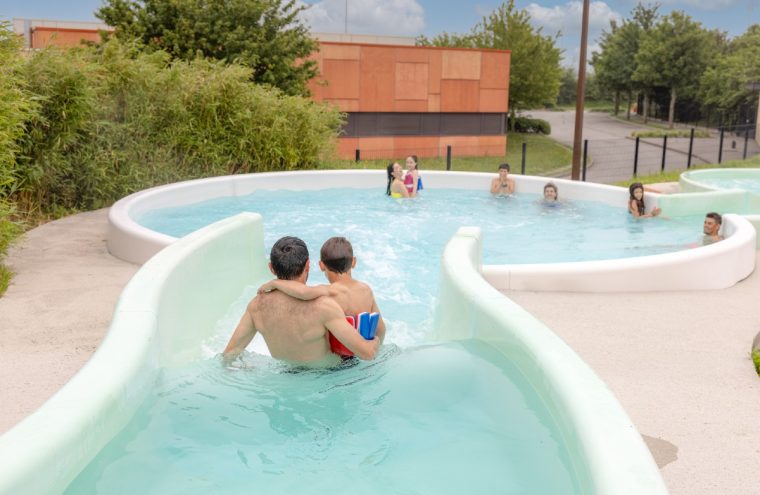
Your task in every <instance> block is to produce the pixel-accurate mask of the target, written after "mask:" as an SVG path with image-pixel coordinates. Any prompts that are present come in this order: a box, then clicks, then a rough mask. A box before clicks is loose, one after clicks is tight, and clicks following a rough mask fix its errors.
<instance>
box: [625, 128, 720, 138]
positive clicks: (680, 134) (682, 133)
mask: <svg viewBox="0 0 760 495" xmlns="http://www.w3.org/2000/svg"><path fill="white" fill-rule="evenodd" d="M664 136H668V137H673V138H687V137H690V136H691V130H689V129H680V130H676V129H658V130H656V131H633V132H632V133H631V137H643V138H658V137H664ZM694 137H695V138H706V137H710V133H709V132H707V131H705V130H702V129H699V130H697V129H695V130H694Z"/></svg>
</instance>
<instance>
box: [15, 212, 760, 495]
mask: <svg viewBox="0 0 760 495" xmlns="http://www.w3.org/2000/svg"><path fill="white" fill-rule="evenodd" d="M106 215H107V210H98V211H94V212H88V213H82V214H79V215H74V216H71V217H68V218H64V219H61V220H58V221H55V222H51V223H49V224H46V225H43V226H41V227H38V228H36V229H34V230H32V231H30V232H28V233H27V234H26V235H25V236H24V238H23V239H22V240H21V241H20V242H19V243H18V244H17V245H16V246H14V247H13V248H12V249H11V250H10V252H9V254H8V258H7V259H6V264H8V265H9V266H10V267H11V269H12V270H13V271H14V272H16V276H15V277H14V279H13V281H12V283H11V286H10V287H9V289H8V292H7V293H6V294H5V296H3V297H2V298H0V356H2V359H0V432H4V431H6V430H7V429H9V428H10V427H12V426H13V425H14V424H16V423H17V422H18V421H20V420H21V419H22V418H23V417H24V416H26V415H28V414H30V413H31V412H32V411H34V410H35V409H36V408H37V407H39V406H40V405H41V404H42V403H43V402H44V401H45V400H47V399H48V398H49V397H50V396H51V395H52V394H53V393H55V391H56V390H58V389H59V388H60V387H61V386H62V385H63V384H65V383H66V382H67V381H68V380H69V379H70V378H71V376H73V374H74V373H76V371H77V370H78V369H79V368H80V367H81V366H82V365H83V364H84V363H85V362H86V361H87V359H88V358H89V357H90V355H91V354H92V352H93V351H94V350H95V348H96V347H97V346H98V344H99V343H100V341H101V339H102V338H103V336H104V334H105V332H106V330H107V328H108V324H109V321H110V317H111V312H112V311H113V307H114V304H115V302H116V300H117V298H118V296H119V293H120V291H121V289H122V287H123V286H124V284H125V283H126V282H127V281H128V280H129V278H130V277H131V276H132V275H133V274H134V273H135V272H136V271H137V269H138V267H137V266H136V265H132V264H129V263H125V262H123V261H120V260H118V259H116V258H113V257H112V256H110V255H109V254H108V252H107V251H106V248H105V238H106V228H107V219H106ZM758 263H760V256H758ZM507 295H508V296H509V297H511V298H512V299H514V300H515V301H516V302H517V303H518V304H521V305H522V306H523V307H525V308H526V309H527V310H528V311H530V312H532V313H533V314H534V315H536V316H537V317H538V318H539V319H541V320H543V321H544V322H545V323H546V324H547V325H548V326H549V327H550V328H552V329H553V330H554V331H556V332H557V333H558V334H559V335H560V336H561V337H562V338H563V339H564V340H565V341H566V342H567V343H568V344H569V345H570V346H571V347H572V348H573V349H575V350H576V352H578V354H580V355H581V357H582V358H583V359H584V360H586V362H587V363H588V364H589V365H591V367H592V368H593V369H594V370H595V371H596V372H597V373H598V374H599V375H600V376H601V378H602V379H603V380H604V381H605V382H606V383H607V384H608V386H609V387H610V388H611V389H612V391H613V392H614V393H615V395H616V396H617V397H618V399H619V400H620V401H621V403H622V404H623V407H624V408H625V409H626V411H627V412H628V414H629V415H630V416H631V418H632V419H633V421H634V423H635V424H636V425H637V427H638V428H639V431H640V432H641V433H642V434H643V435H644V437H645V439H646V440H647V443H648V445H649V446H650V449H651V450H652V451H653V453H654V454H655V459H656V460H657V462H658V465H660V467H661V470H662V473H663V476H664V478H665V481H666V483H667V485H668V487H669V489H670V491H671V493H673V494H690V495H692V494H710V495H712V494H714V493H753V492H754V491H755V490H756V489H757V487H758V486H760V470H758V469H757V466H758V465H760V428H758V410H759V409H760V378H758V376H757V375H756V374H755V372H754V368H753V365H752V362H751V360H750V358H749V353H750V348H751V345H752V340H753V338H754V337H755V335H756V334H757V333H758V331H760V304H758V301H759V300H760V275H759V274H758V272H757V270H756V271H755V273H753V274H752V275H751V276H750V277H749V278H747V279H746V280H744V281H742V282H740V283H739V284H738V285H736V286H735V287H733V288H730V289H726V290H722V291H703V292H661V293H648V294H633V293H630V294H626V293H623V294H574V293H546V292H542V293H530V292H511V293H508V294H507Z"/></svg>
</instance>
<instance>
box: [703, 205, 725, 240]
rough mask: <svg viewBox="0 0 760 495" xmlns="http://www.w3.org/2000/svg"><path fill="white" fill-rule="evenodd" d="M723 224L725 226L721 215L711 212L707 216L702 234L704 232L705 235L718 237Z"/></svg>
mask: <svg viewBox="0 0 760 495" xmlns="http://www.w3.org/2000/svg"><path fill="white" fill-rule="evenodd" d="M722 224H723V217H722V216H721V215H720V213H716V212H714V211H711V212H710V213H708V214H707V215H705V222H704V225H703V227H702V232H704V233H705V235H718V232H719V231H720V226H721V225H722Z"/></svg>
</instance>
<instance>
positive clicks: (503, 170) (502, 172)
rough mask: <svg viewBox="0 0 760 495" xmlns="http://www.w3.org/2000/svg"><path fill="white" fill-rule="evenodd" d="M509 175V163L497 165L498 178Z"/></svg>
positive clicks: (502, 178) (504, 178) (503, 178)
mask: <svg viewBox="0 0 760 495" xmlns="http://www.w3.org/2000/svg"><path fill="white" fill-rule="evenodd" d="M508 176H509V163H502V164H501V165H499V179H501V180H506V179H507V177H508Z"/></svg>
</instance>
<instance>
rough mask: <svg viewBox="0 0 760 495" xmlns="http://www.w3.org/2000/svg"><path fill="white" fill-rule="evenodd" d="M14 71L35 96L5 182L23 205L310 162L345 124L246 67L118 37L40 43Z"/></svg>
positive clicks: (90, 204)
mask: <svg viewBox="0 0 760 495" xmlns="http://www.w3.org/2000/svg"><path fill="white" fill-rule="evenodd" d="M17 73H18V74H19V75H20V77H21V78H22V79H23V81H24V82H25V88H24V89H25V91H26V92H27V93H28V94H29V95H31V98H32V101H33V102H35V104H36V105H37V109H36V111H35V112H34V113H33V114H32V115H31V116H30V117H29V118H28V119H27V120H26V121H25V122H24V125H25V128H26V132H25V133H23V135H22V136H21V137H20V138H19V139H18V147H19V151H18V153H17V154H16V160H15V171H14V174H13V175H14V177H15V180H14V183H13V184H12V186H4V188H5V194H6V195H7V196H12V197H13V198H14V200H15V201H16V203H17V204H18V205H19V208H20V209H21V210H23V211H35V210H39V211H40V212H43V213H51V212H55V211H58V210H68V209H92V208H98V207H101V206H105V205H108V204H110V203H111V202H113V201H114V200H116V199H118V198H119V197H122V196H124V195H125V194H128V193H130V192H133V191H136V190H139V189H143V188H145V187H150V186H154V185H158V184H163V183H167V182H174V181H178V180H185V179H191V178H199V177H207V176H214V175H224V174H234V173H247V172H257V171H269V170H292V169H298V168H311V167H314V166H315V165H316V163H317V162H318V161H319V159H320V158H321V157H324V156H329V155H330V154H331V153H332V146H333V142H334V137H335V136H336V135H337V133H338V131H339V129H340V125H341V123H342V115H341V114H340V113H339V112H337V111H336V110H334V109H332V108H330V107H327V106H324V105H320V104H317V103H314V102H312V101H311V100H309V99H307V98H303V97H297V96H286V95H284V94H282V93H281V92H280V91H278V90H276V89H271V88H266V87H263V86H258V85H255V84H252V83H251V82H250V70H249V69H247V68H245V67H242V66H237V65H225V64H222V63H220V62H216V61H210V60H205V59H198V60H194V61H192V62H174V63H171V62H170V59H169V56H168V55H167V54H166V53H163V52H154V53H150V54H146V53H141V52H139V51H138V50H137V49H136V48H135V47H132V46H130V45H128V44H123V43H121V42H118V41H116V40H111V41H109V42H107V43H105V44H104V45H102V46H100V47H98V48H80V49H70V50H65V51H64V50H57V49H48V50H43V51H41V52H39V53H35V54H33V55H32V56H31V57H30V58H29V59H28V60H27V61H25V62H24V63H23V64H21V66H20V68H19V69H18V71H17ZM0 187H2V186H0Z"/></svg>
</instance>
